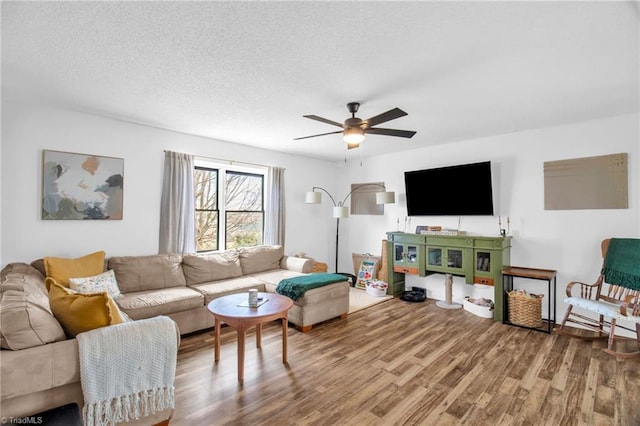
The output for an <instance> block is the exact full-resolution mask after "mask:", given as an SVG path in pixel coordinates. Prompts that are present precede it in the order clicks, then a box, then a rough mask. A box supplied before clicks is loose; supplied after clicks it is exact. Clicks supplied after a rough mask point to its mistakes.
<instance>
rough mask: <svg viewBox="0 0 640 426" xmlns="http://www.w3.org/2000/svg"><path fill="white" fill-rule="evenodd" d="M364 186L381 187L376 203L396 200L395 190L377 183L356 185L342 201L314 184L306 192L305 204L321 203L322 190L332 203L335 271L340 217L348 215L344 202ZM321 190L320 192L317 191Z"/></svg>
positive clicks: (343, 217)
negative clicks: (334, 233) (334, 235)
mask: <svg viewBox="0 0 640 426" xmlns="http://www.w3.org/2000/svg"><path fill="white" fill-rule="evenodd" d="M365 186H377V187H380V188H382V189H383V191H380V192H376V204H393V203H395V202H396V194H395V192H391V191H386V188H385V186H384V185H380V184H377V183H363V184H362V185H358V186H356V187H355V188H353V189H352V190H351V192H349V193H348V194H347V195H346V196H345V197H344V199H343V200H342V201H336V200H335V198H333V196H332V195H331V194H330V193H329V191H327V190H326V189H324V188H321V187H319V186H314V187H313V189H312V190H311V191H309V192H307V193H306V195H305V198H304V202H305V203H307V204H320V203H322V192H324V193H325V194H327V195H328V196H329V198H330V199H331V202H332V203H333V217H334V218H335V219H336V273H338V246H339V242H340V219H346V218H348V217H349V208H348V207H346V206H345V205H344V203H345V202H346V201H347V200H348V199H349V197H350V196H351V194H353V193H354V192H356V191H357V190H358V189H360V188H363V187H365ZM319 191H322V192H319Z"/></svg>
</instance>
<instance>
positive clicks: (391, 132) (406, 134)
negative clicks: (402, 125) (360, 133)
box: [365, 128, 416, 138]
mask: <svg viewBox="0 0 640 426" xmlns="http://www.w3.org/2000/svg"><path fill="white" fill-rule="evenodd" d="M365 133H371V134H372V135H385V136H398V137H401V138H411V137H413V135H415V134H416V132H414V131H412V130H397V129H380V128H373V129H367V130H366V132H365Z"/></svg>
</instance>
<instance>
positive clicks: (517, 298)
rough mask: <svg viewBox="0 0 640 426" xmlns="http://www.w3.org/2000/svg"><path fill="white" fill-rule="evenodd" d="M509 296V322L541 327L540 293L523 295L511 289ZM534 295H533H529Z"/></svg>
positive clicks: (541, 296)
mask: <svg viewBox="0 0 640 426" xmlns="http://www.w3.org/2000/svg"><path fill="white" fill-rule="evenodd" d="M508 296H509V322H510V323H511V324H516V325H522V326H524V327H535V328H538V327H542V298H543V297H544V295H542V294H529V295H528V296H527V295H523V294H521V293H518V292H515V291H512V292H509V293H508ZM531 296H535V297H531Z"/></svg>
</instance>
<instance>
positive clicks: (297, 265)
mask: <svg viewBox="0 0 640 426" xmlns="http://www.w3.org/2000/svg"><path fill="white" fill-rule="evenodd" d="M280 268H282V269H287V270H289V271H293V272H302V273H305V274H309V273H311V272H312V271H313V259H307V258H305V257H295V256H284V257H283V258H282V260H281V261H280Z"/></svg>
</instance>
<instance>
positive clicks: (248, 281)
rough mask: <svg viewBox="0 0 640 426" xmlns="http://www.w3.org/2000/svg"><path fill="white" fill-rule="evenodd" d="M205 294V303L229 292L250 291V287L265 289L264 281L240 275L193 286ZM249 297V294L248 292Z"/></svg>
mask: <svg viewBox="0 0 640 426" xmlns="http://www.w3.org/2000/svg"><path fill="white" fill-rule="evenodd" d="M191 288H192V289H194V290H197V291H198V292H200V293H202V294H203V295H204V304H205V305H208V304H209V302H211V301H212V300H213V299H215V298H217V297H221V296H226V295H227V294H234V293H242V292H245V291H246V292H248V291H249V289H250V288H255V289H257V290H258V291H265V287H264V282H262V281H260V280H258V279H257V278H253V277H238V278H231V279H228V280H221V281H214V282H210V283H202V284H195V285H193V286H192V287H191ZM247 297H249V295H248V294H247Z"/></svg>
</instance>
